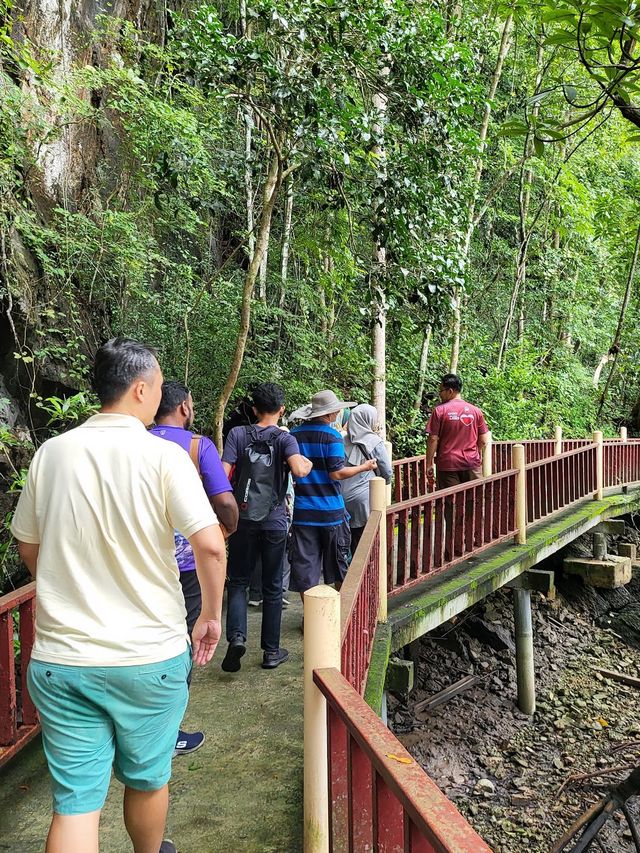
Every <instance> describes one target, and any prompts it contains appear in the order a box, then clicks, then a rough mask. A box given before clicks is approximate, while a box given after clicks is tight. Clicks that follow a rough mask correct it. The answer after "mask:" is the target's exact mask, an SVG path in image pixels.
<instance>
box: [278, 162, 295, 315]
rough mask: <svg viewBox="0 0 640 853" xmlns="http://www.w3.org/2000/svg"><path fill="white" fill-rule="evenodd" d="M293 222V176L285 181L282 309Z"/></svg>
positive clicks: (280, 300) (281, 274) (281, 306)
mask: <svg viewBox="0 0 640 853" xmlns="http://www.w3.org/2000/svg"><path fill="white" fill-rule="evenodd" d="M292 221H293V175H289V176H288V177H287V179H286V181H285V197H284V222H283V224H282V257H281V260H280V298H279V299H278V306H279V307H280V308H284V301H285V296H286V292H287V278H288V277H289V251H290V248H291V223H292Z"/></svg>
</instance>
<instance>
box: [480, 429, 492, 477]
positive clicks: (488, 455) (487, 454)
mask: <svg viewBox="0 0 640 853" xmlns="http://www.w3.org/2000/svg"><path fill="white" fill-rule="evenodd" d="M485 435H486V436H487V443H486V444H485V446H484V448H483V451H482V476H483V477H490V476H491V475H492V474H493V436H492V435H491V430H489V432H487V433H485Z"/></svg>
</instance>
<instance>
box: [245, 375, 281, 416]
mask: <svg viewBox="0 0 640 853" xmlns="http://www.w3.org/2000/svg"><path fill="white" fill-rule="evenodd" d="M251 400H252V402H253V405H254V406H255V408H256V411H257V412H260V414H261V415H272V414H273V413H274V412H277V411H278V409H280V407H281V406H284V388H283V387H282V385H276V383H275V382H263V383H262V384H261V385H256V387H255V388H254V389H253V391H252V392H251Z"/></svg>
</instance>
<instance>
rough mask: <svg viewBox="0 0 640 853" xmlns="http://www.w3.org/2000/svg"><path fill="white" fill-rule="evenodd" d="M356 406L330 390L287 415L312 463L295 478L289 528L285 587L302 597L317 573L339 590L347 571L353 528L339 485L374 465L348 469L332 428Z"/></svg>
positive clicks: (339, 439) (317, 580) (317, 579)
mask: <svg viewBox="0 0 640 853" xmlns="http://www.w3.org/2000/svg"><path fill="white" fill-rule="evenodd" d="M356 405H357V403H353V402H349V401H345V400H340V399H339V398H338V396H337V395H336V394H335V393H334V392H333V391H329V390H325V391H318V393H317V394H314V395H313V397H312V398H311V403H309V404H308V405H306V406H302V408H300V409H297V410H296V411H295V412H293V413H292V415H291V417H292V418H294V419H295V418H297V419H299V420H302V421H304V423H302V424H300V425H299V426H297V427H295V428H294V429H292V430H291V435H292V436H293V437H294V438H295V439H296V440H297V442H298V446H299V447H300V453H302V454H303V455H304V456H306V457H307V459H309V460H310V461H311V462H312V463H313V468H312V470H311V472H310V473H309V474H308V475H307V476H306V477H297V478H296V483H295V502H294V505H293V524H292V526H291V543H290V551H289V559H290V562H291V581H290V584H289V589H291V590H293V591H296V592H299V593H300V594H301V595H302V594H303V593H304V592H306V590H308V589H310V588H311V587H313V586H316V585H317V584H318V583H320V577H321V575H324V582H325V583H326V584H335V585H336V588H337V589H339V588H340V586H341V584H342V581H343V580H344V577H345V575H346V573H347V567H348V562H349V550H350V544H351V530H350V527H349V520H348V519H349V516H348V514H347V511H346V509H345V505H344V499H343V497H342V485H341V481H342V480H347V479H349V478H350V477H355V475H356V474H360V473H362V472H363V471H371V470H373V469H374V468H375V467H376V462H375V461H374V460H371V459H367V460H366V461H365V462H364V463H363V464H362V465H355V466H353V467H346V464H345V463H346V460H345V454H344V442H343V439H342V435H341V434H340V433H339V432H338V431H337V430H335V429H334V428H333V426H332V424H333V423H335V420H336V417H337V416H338V413H339V412H340V410H341V409H346V408H353V407H354V406H356Z"/></svg>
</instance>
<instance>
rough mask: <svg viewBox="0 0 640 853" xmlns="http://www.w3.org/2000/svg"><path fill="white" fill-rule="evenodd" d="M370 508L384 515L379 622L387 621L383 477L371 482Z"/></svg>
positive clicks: (383, 516) (385, 509)
mask: <svg viewBox="0 0 640 853" xmlns="http://www.w3.org/2000/svg"><path fill="white" fill-rule="evenodd" d="M369 506H370V508H371V509H377V510H379V511H380V512H381V513H382V519H381V521H380V559H379V561H378V565H379V568H380V573H379V579H378V583H379V587H380V606H379V607H378V622H386V621H387V484H386V483H385V481H384V480H383V479H382V477H373V478H372V479H371V480H369Z"/></svg>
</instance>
